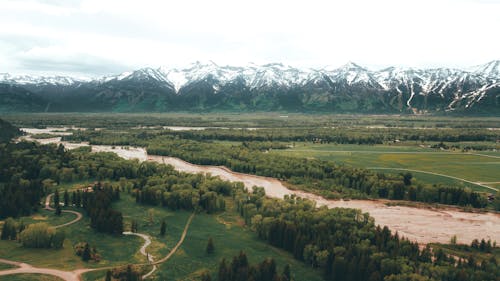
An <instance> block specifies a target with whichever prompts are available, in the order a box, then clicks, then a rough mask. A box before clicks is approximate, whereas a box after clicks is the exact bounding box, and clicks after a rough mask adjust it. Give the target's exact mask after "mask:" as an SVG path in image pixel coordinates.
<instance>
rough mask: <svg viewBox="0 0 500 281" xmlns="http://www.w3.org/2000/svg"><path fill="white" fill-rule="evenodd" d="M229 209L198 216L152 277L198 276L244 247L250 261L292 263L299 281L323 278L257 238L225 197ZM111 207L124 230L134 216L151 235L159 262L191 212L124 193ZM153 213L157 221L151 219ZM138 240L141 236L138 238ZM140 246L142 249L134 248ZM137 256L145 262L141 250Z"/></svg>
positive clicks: (100, 276) (94, 275)
mask: <svg viewBox="0 0 500 281" xmlns="http://www.w3.org/2000/svg"><path fill="white" fill-rule="evenodd" d="M226 201H227V211H226V212H224V213H219V214H213V215H208V214H197V215H196V216H195V218H194V220H193V221H192V223H191V226H190V227H189V230H188V234H187V236H186V239H185V240H184V243H183V244H182V246H181V247H180V248H179V250H178V251H177V252H176V253H175V254H174V255H173V256H172V258H171V259H170V260H168V261H167V262H166V263H164V264H160V265H159V268H158V271H156V272H155V273H154V274H153V276H152V278H156V279H155V280H198V278H199V274H200V273H201V272H202V271H203V270H205V269H209V270H210V271H212V272H214V271H216V270H217V266H218V264H219V262H220V260H221V259H222V258H226V259H228V260H230V259H231V258H232V257H233V256H235V255H237V254H238V253H239V251H240V250H243V251H244V252H246V253H247V255H248V257H249V261H250V263H257V262H261V261H262V260H264V259H265V258H267V257H272V258H274V259H275V260H276V263H277V264H278V271H281V270H282V268H283V266H284V265H285V264H287V263H288V264H290V265H291V268H292V274H293V275H294V276H295V280H311V281H314V280H322V279H321V273H320V272H318V271H316V270H314V269H312V268H310V267H308V266H306V265H305V264H303V263H301V262H299V261H297V260H295V259H294V258H293V256H292V255H290V254H289V253H287V252H285V251H282V250H280V249H277V248H275V247H272V246H269V245H268V244H267V243H265V242H264V241H260V240H258V238H257V237H256V234H255V233H254V232H253V231H251V230H250V229H248V228H247V227H245V226H244V222H243V220H242V219H241V217H240V216H239V215H238V214H237V213H236V212H235V211H234V207H233V202H232V199H229V198H227V200H226ZM113 208H116V209H118V210H120V211H122V212H123V213H124V214H123V215H124V221H125V222H126V228H127V227H128V223H129V222H131V221H132V220H136V221H137V222H138V223H139V229H138V232H139V233H144V234H148V235H150V236H151V238H152V242H153V243H152V244H151V246H149V247H148V249H147V250H148V252H149V253H150V254H152V255H153V256H154V257H155V260H158V259H160V258H161V257H163V256H165V255H166V254H167V253H168V252H169V251H170V249H171V248H172V247H173V246H174V245H175V244H176V243H177V241H178V239H179V238H180V236H181V233H182V230H183V228H184V226H185V224H186V221H187V219H188V217H189V216H190V214H191V213H189V212H186V211H176V212H172V211H169V210H168V209H165V208H160V207H152V206H147V205H138V204H136V203H135V202H133V201H132V198H131V197H129V196H127V195H123V196H122V199H121V200H120V201H119V202H118V203H116V204H115V205H114V206H113ZM150 214H153V222H151V220H150ZM162 219H165V221H166V223H167V232H166V233H167V235H166V236H165V237H160V236H159V235H158V234H159V229H160V224H161V220H162ZM208 237H212V238H213V239H214V244H215V253H214V254H213V255H207V254H206V251H205V247H206V245H207V240H208ZM137 240H139V238H137ZM136 249H138V248H136ZM135 255H136V256H137V258H138V259H142V260H145V258H144V256H141V255H140V253H139V252H138V250H137V252H136V253H135ZM104 276H105V271H100V272H89V273H86V274H84V275H83V278H84V280H104Z"/></svg>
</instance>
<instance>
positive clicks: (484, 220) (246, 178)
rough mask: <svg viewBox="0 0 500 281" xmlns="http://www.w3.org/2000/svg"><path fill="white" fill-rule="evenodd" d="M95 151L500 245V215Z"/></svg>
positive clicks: (433, 236) (405, 227)
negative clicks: (349, 196) (334, 194)
mask: <svg viewBox="0 0 500 281" xmlns="http://www.w3.org/2000/svg"><path fill="white" fill-rule="evenodd" d="M38 141H40V142H42V143H63V144H64V145H65V147H67V148H68V149H72V148H76V147H80V146H84V145H88V144H85V143H77V144H75V143H67V142H60V138H54V139H44V140H38ZM92 151H94V152H99V151H106V152H115V153H117V154H118V155H119V156H120V157H123V158H125V159H138V160H139V161H154V162H158V163H164V164H169V165H172V166H173V167H174V168H175V169H177V170H179V171H183V172H188V173H209V174H211V175H213V176H219V177H220V178H221V179H223V180H228V181H239V182H243V184H244V185H245V187H247V188H252V187H253V186H261V187H263V188H264V189H265V191H266V194H267V195H268V196H270V197H274V198H283V196H284V195H292V194H295V195H297V196H300V197H303V198H308V199H311V200H314V201H316V203H317V205H318V206H328V207H329V208H334V207H344V208H356V209H361V210H362V211H363V212H368V213H370V215H371V216H372V217H373V218H375V223H376V224H380V225H383V226H388V227H389V228H390V229H391V230H393V231H398V233H399V234H400V235H401V236H404V237H407V238H409V239H410V240H413V241H417V242H419V243H422V244H425V243H432V242H439V243H448V242H449V241H450V239H451V237H452V236H453V235H456V236H457V240H458V242H459V243H470V242H471V241H472V240H474V239H482V238H484V239H491V240H492V241H497V242H500V214H498V213H468V212H462V211H460V210H458V209H456V208H451V207H450V208H439V209H426V208H415V207H406V206H387V205H385V204H384V203H385V202H386V201H383V200H349V201H342V200H327V199H325V198H323V197H320V196H317V195H314V194H310V193H306V192H303V191H298V190H290V189H288V188H287V187H286V186H284V185H283V184H282V183H281V182H280V181H279V180H276V179H273V178H267V177H259V176H255V175H247V174H241V173H236V172H233V171H230V170H229V169H227V168H225V167H216V166H200V165H194V164H191V163H188V162H186V161H183V160H181V159H178V158H174V157H162V156H153V155H147V152H146V150H145V149H144V148H126V147H119V146H116V147H114V148H113V147H112V146H106V145H94V146H92Z"/></svg>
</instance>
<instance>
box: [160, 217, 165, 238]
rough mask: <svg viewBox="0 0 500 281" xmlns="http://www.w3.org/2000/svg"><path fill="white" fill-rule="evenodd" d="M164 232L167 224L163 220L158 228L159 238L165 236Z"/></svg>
mask: <svg viewBox="0 0 500 281" xmlns="http://www.w3.org/2000/svg"><path fill="white" fill-rule="evenodd" d="M166 231H167V223H166V222H165V220H162V221H161V226H160V236H165V232H166Z"/></svg>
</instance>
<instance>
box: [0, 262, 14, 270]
mask: <svg viewBox="0 0 500 281" xmlns="http://www.w3.org/2000/svg"><path fill="white" fill-rule="evenodd" d="M10 268H16V267H15V266H13V265H10V264H6V263H0V270H4V269H10Z"/></svg>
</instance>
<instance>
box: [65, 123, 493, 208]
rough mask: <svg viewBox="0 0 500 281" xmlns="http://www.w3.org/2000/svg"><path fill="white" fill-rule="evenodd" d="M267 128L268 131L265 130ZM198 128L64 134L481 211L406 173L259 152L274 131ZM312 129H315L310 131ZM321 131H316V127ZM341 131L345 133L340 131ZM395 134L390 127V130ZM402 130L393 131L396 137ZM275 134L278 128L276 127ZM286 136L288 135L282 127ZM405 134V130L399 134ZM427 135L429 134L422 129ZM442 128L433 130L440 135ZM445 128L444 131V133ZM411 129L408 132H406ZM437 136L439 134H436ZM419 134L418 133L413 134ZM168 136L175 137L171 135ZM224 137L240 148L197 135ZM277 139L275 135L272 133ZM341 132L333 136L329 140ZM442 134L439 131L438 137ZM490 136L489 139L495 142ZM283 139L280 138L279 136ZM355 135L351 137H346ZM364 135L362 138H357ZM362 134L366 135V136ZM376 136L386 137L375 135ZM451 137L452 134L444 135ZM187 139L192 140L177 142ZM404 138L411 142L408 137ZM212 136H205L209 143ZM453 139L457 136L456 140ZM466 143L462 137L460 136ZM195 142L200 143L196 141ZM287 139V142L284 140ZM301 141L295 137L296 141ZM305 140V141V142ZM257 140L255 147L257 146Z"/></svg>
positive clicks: (326, 187)
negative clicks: (386, 171) (417, 182)
mask: <svg viewBox="0 0 500 281" xmlns="http://www.w3.org/2000/svg"><path fill="white" fill-rule="evenodd" d="M269 130H270V129H269ZM269 130H267V131H266V130H265V129H263V130H202V131H180V132H176V131H174V132H168V131H167V132H156V131H153V132H148V131H142V132H140V133H136V134H133V133H129V134H128V135H127V134H116V133H114V132H102V131H97V132H81V135H76V136H69V137H70V138H72V137H76V138H81V137H83V140H89V141H90V142H91V143H95V144H116V145H129V144H130V145H139V146H146V147H147V151H148V153H149V154H153V155H165V156H174V157H179V158H181V159H183V160H186V161H188V162H191V163H195V164H201V165H221V166H226V167H228V168H230V169H232V170H234V171H237V172H242V173H250V174H256V175H261V176H269V177H274V178H278V179H282V180H285V181H288V182H289V183H290V184H292V185H294V186H297V187H299V188H302V189H305V190H308V191H314V192H317V193H320V194H322V195H324V196H327V197H330V198H338V197H349V198H366V197H371V198H387V199H394V200H410V201H421V202H432V203H443V204H451V205H460V206H467V205H470V206H472V207H475V208H482V207H485V206H486V205H487V203H488V202H487V200H486V198H485V197H483V196H481V195H480V194H479V193H476V192H473V191H470V190H466V189H463V188H453V187H447V186H432V185H422V184H416V183H415V184H412V182H411V175H410V177H409V178H408V177H407V174H404V175H401V176H399V175H391V174H382V173H376V172H373V171H370V170H366V169H361V168H353V167H348V166H343V165H337V164H335V163H333V162H330V161H321V160H317V159H301V158H295V157H287V156H284V155H278V154H272V153H263V152H262V151H263V150H268V149H272V148H285V147H286V144H284V143H274V144H273V142H266V141H270V140H274V137H269V136H270V135H272V136H274V133H273V134H271V133H270V132H275V131H274V130H270V131H269ZM311 130H315V129H311ZM319 130H321V129H319ZM346 130H347V129H346ZM394 130H396V129H394ZM401 130H402V129H397V130H396V131H398V132H399V133H401ZM277 131H278V132H279V131H280V130H279V129H277ZM285 131H286V132H288V131H293V130H292V129H286V130H285ZM402 131H403V132H405V130H402ZM422 131H425V132H426V134H427V133H428V134H429V135H430V136H435V135H433V134H432V132H428V131H432V130H422ZM441 131H442V130H438V131H437V132H434V133H435V134H437V135H439V134H441V133H442V132H441ZM448 131H449V130H446V132H447V133H448ZM472 131H474V130H469V131H467V130H465V131H464V130H456V133H457V134H459V133H463V134H465V135H467V136H469V135H473V133H471V132H472ZM264 132H267V134H269V136H268V137H265V138H264V137H262V138H256V139H248V138H246V137H245V136H253V135H256V134H257V135H259V134H261V135H260V136H263V135H264ZM410 132H413V130H410V131H408V132H407V133H408V134H410ZM438 132H441V133H439V134H438ZM419 133H421V132H419ZM172 134H176V135H175V136H173V135H172ZM206 134H208V135H209V136H227V138H222V137H220V138H219V137H214V138H215V139H224V140H240V141H244V142H243V143H242V144H241V145H230V146H227V145H220V144H219V143H216V142H211V141H207V140H206V139H205V138H203V137H200V136H205V135H206ZM277 134H278V135H279V133H277ZM297 134H299V135H300V134H304V131H303V130H298V131H297ZM338 134H341V133H340V132H337V131H336V132H335V134H332V135H333V136H337V135H338ZM443 134H444V133H443ZM495 134H496V133H493V135H491V137H492V138H496V137H497V135H495ZM285 135H286V134H285ZM348 135H349V136H353V137H355V136H356V134H354V135H352V134H350V133H349V134H348ZM361 135H365V134H361ZM366 135H368V136H371V135H372V134H371V133H367V134H366ZM381 135H384V136H385V135H386V134H385V133H381ZM450 135H453V134H450ZM196 136H197V137H196ZM179 137H187V138H192V139H197V140H190V139H183V138H179ZM406 137H408V138H411V137H410V136H409V135H406ZM211 138H212V137H208V139H211ZM457 138H458V139H462V137H460V136H458V137H457ZM463 138H464V139H467V137H465V136H464V137H463ZM314 139H315V140H316V141H318V140H322V141H323V139H321V138H320V137H315V138H314ZM436 139H437V137H436ZM198 140H200V141H198ZM285 140H293V139H285ZM302 140H303V139H298V141H302ZM308 140H309V139H308ZM252 141H262V142H261V143H260V144H258V142H252Z"/></svg>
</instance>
